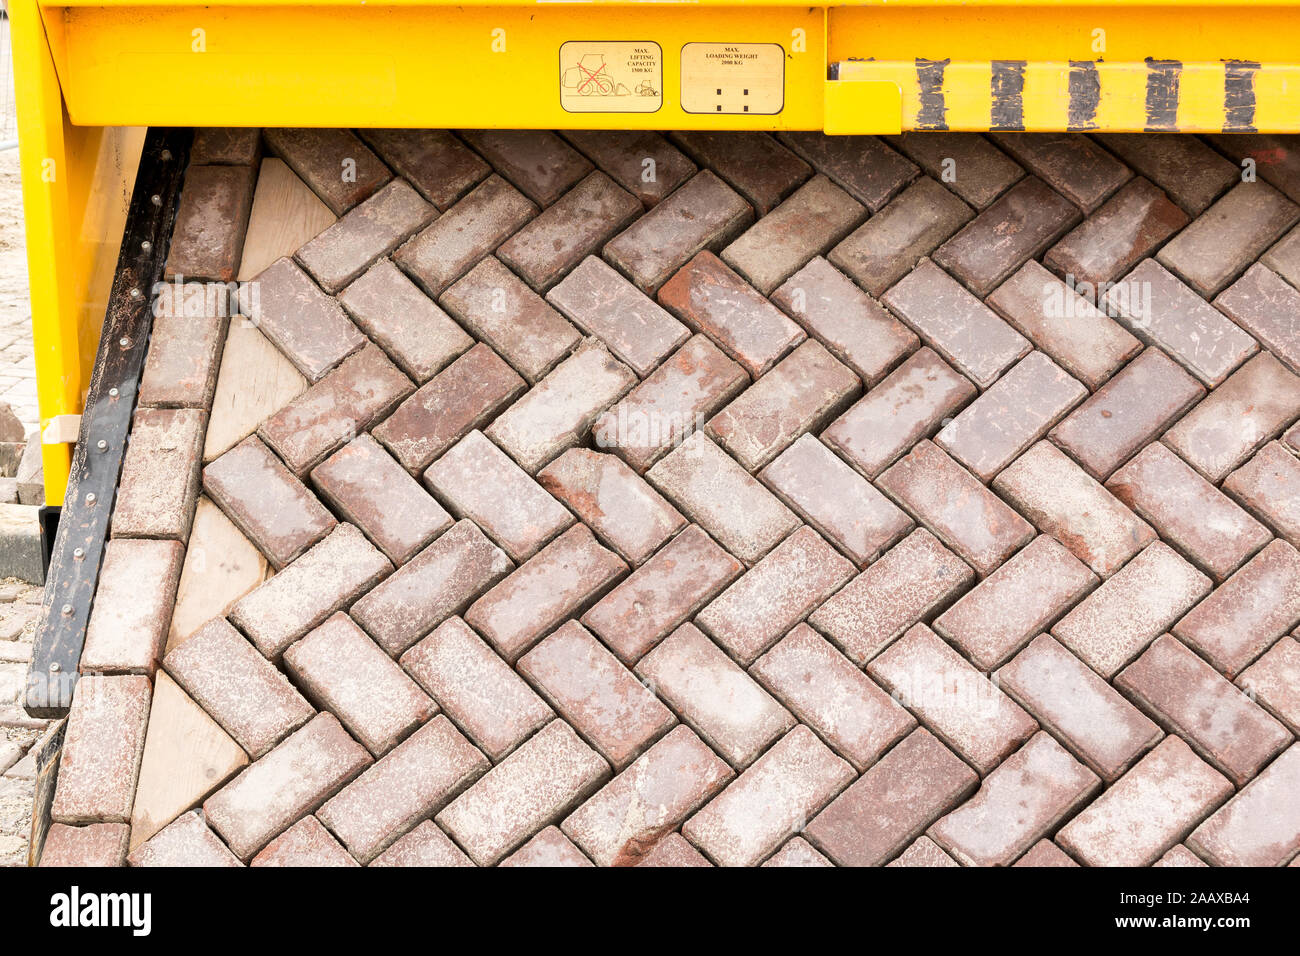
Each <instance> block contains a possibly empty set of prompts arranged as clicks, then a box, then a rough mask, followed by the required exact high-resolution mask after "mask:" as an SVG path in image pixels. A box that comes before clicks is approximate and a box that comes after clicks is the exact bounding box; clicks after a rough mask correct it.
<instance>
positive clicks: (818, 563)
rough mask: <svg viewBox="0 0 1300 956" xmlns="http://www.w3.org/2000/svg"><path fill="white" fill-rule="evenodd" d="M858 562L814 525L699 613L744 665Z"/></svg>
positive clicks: (701, 621)
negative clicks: (845, 555) (820, 533)
mask: <svg viewBox="0 0 1300 956" xmlns="http://www.w3.org/2000/svg"><path fill="white" fill-rule="evenodd" d="M853 572H854V568H853V564H852V563H851V562H850V561H848V560H846V559H845V558H844V557H843V556H842V555H840V554H839V553H837V552H836V551H835V549H834V548H832V547H831V546H830V545H828V544H827V543H826V542H825V541H824V540H822V538H821V536H820V535H818V534H817V532H816V531H813V530H812V529H811V528H800V529H799V530H798V531H796V532H795V533H794V534H792V535H790V537H788V538H786V539H785V540H784V541H782V542H781V543H780V544H778V545H777V546H776V547H775V548H773V549H772V551H771V553H770V554H768V555H767V557H765V558H763V560H761V561H759V562H758V563H757V564H755V565H754V567H753V568H752V569H751V570H749V571H747V572H746V573H745V574H744V575H743V576H742V577H741V578H740V580H738V581H737V582H736V583H735V584H733V585H731V587H729V588H727V590H726V591H724V592H722V594H721V595H719V596H718V597H717V598H716V599H715V600H714V601H713V602H712V603H711V604H709V606H708V607H706V608H704V609H703V610H702V611H700V612H699V614H697V615H696V617H695V624H696V626H697V627H699V628H700V629H701V630H703V631H704V632H705V633H706V634H708V635H709V636H710V637H712V638H713V639H714V640H715V641H717V642H718V644H720V645H722V648H723V649H724V650H726V651H727V653H729V654H730V655H731V656H732V657H734V658H735V659H736V660H737V661H739V662H740V663H741V664H742V665H743V666H746V667H747V666H749V664H751V663H752V662H753V661H754V658H756V657H758V655H759V654H761V653H763V651H765V650H767V649H768V648H769V647H771V646H772V644H773V643H775V642H776V640H777V639H778V638H780V637H781V635H782V634H784V633H785V632H786V631H788V630H789V629H790V628H792V627H793V626H794V625H795V624H797V623H798V622H799V621H800V620H802V619H803V618H804V617H805V616H807V615H808V614H809V613H811V612H812V611H813V610H814V609H816V608H817V607H818V606H819V605H821V603H822V602H823V601H825V600H826V599H827V598H828V597H830V596H831V595H832V594H834V593H835V592H836V591H837V590H839V589H840V587H841V586H843V584H844V582H846V581H847V580H848V579H849V578H851V577H852V576H853Z"/></svg>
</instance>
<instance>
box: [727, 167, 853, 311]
mask: <svg viewBox="0 0 1300 956" xmlns="http://www.w3.org/2000/svg"><path fill="white" fill-rule="evenodd" d="M866 215H867V211H866V209H865V208H863V206H862V205H861V204H860V203H858V202H857V201H856V200H855V199H854V198H853V197H852V196H850V195H849V194H848V193H846V192H844V190H842V189H840V188H839V187H837V186H836V185H835V184H833V183H832V182H831V181H830V180H829V179H827V178H826V177H825V176H822V175H820V174H818V175H816V176H814V177H813V178H812V179H810V180H808V182H806V183H804V184H803V185H802V186H800V187H799V189H798V190H796V191H795V192H794V194H793V195H791V196H790V197H789V198H788V199H786V200H785V201H784V202H783V203H781V205H780V206H778V207H777V208H776V209H774V210H772V212H771V213H769V214H768V215H766V216H764V217H763V218H762V219H760V220H758V222H756V223H755V224H754V225H752V226H750V228H749V229H748V230H747V231H746V232H745V233H744V235H742V236H740V238H738V239H737V240H736V241H735V242H733V243H731V245H729V246H727V248H726V249H724V250H723V251H722V259H723V261H725V262H726V263H727V265H729V266H731V267H732V268H733V269H735V270H736V271H737V272H738V273H740V274H741V275H742V276H744V277H745V279H746V280H747V281H748V282H749V283H750V285H752V286H753V287H754V288H756V289H757V290H758V291H759V292H761V293H763V294H764V295H771V293H772V292H773V290H775V289H776V287H777V286H779V285H780V284H781V283H782V282H784V281H785V280H786V279H788V278H790V276H792V275H793V274H794V273H795V272H797V271H798V270H799V269H801V268H803V267H804V266H805V265H806V264H807V263H808V260H809V259H811V258H812V257H813V256H820V255H825V254H826V253H827V252H829V251H830V248H831V247H832V246H834V245H835V244H836V243H837V242H839V241H840V240H841V239H843V238H844V237H845V236H847V235H848V234H849V233H850V232H851V231H852V230H853V228H854V227H855V226H857V225H858V224H859V223H860V222H862V220H863V219H864V218H866Z"/></svg>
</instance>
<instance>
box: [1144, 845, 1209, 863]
mask: <svg viewBox="0 0 1300 956" xmlns="http://www.w3.org/2000/svg"><path fill="white" fill-rule="evenodd" d="M1151 865H1152V866H1161V867H1164V866H1209V864H1208V863H1206V862H1205V861H1204V860H1202V859H1201V858H1200V857H1199V856H1197V855H1196V854H1195V853H1193V852H1192V851H1191V850H1189V849H1187V847H1186V846H1184V845H1183V844H1181V843H1180V844H1178V845H1177V846H1175V847H1172V848H1171V849H1170V850H1169V851H1168V852H1167V853H1166V854H1165V855H1164V856H1162V857H1161V858H1160V859H1158V860H1156V861H1155V862H1154V863H1152V864H1151Z"/></svg>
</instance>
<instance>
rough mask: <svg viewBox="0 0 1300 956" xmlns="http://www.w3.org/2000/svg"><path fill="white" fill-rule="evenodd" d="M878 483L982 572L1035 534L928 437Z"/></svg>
mask: <svg viewBox="0 0 1300 956" xmlns="http://www.w3.org/2000/svg"><path fill="white" fill-rule="evenodd" d="M877 484H878V485H879V486H880V488H881V489H882V490H883V491H885V492H886V493H887V494H889V495H890V496H891V497H893V498H894V499H895V500H896V501H898V502H899V503H900V504H902V505H903V507H905V508H907V510H908V511H910V512H912V514H914V515H916V517H917V519H918V520H919V521H920V522H921V523H922V524H924V525H925V526H926V527H927V528H929V529H930V530H931V531H933V532H934V533H935V534H936V535H937V536H938V537H939V539H940V540H941V541H943V543H944V544H946V545H947V546H948V547H950V548H952V549H953V550H954V551H956V552H957V553H958V554H959V555H961V556H962V557H963V558H964V559H966V561H967V562H969V563H970V564H971V565H972V566H973V567H974V568H975V570H976V571H978V572H979V573H980V575H981V576H983V575H986V574H990V573H992V572H993V571H994V570H996V569H997V567H998V566H999V565H1001V564H1002V562H1004V561H1006V560H1007V558H1009V557H1011V555H1012V554H1013V553H1014V552H1015V551H1017V550H1019V549H1020V548H1021V547H1022V546H1023V545H1025V544H1026V543H1027V542H1028V541H1029V540H1030V539H1031V538H1032V537H1033V536H1034V529H1033V526H1032V525H1031V524H1030V523H1029V522H1028V521H1026V520H1025V519H1024V518H1022V517H1020V515H1018V514H1016V513H1015V512H1014V511H1013V510H1011V509H1010V508H1008V507H1007V506H1006V505H1005V504H1003V503H1002V501H1001V500H999V499H998V497H997V496H996V495H994V494H993V493H992V492H990V491H989V490H988V489H987V488H985V487H984V486H983V485H981V484H980V483H979V482H978V481H976V480H975V479H974V478H973V477H972V476H971V475H970V473H969V472H967V471H966V470H964V469H963V468H962V467H961V466H960V465H958V464H957V463H956V462H954V461H953V460H952V459H951V458H949V457H948V456H947V455H946V454H944V453H943V452H942V451H940V450H939V449H938V448H937V447H936V446H935V445H934V444H933V443H932V442H929V441H922V442H920V443H919V444H917V446H916V447H915V448H913V449H912V451H911V452H910V453H909V454H907V455H905V456H904V457H903V458H901V459H899V461H898V462H896V463H895V464H893V465H891V466H890V467H889V469H888V470H887V471H885V472H884V473H883V474H882V475H881V476H880V477H879V479H877Z"/></svg>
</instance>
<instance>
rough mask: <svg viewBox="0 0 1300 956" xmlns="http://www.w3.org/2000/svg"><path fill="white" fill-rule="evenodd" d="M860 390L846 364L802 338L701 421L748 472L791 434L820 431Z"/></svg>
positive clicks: (766, 459) (790, 438)
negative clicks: (718, 408)
mask: <svg viewBox="0 0 1300 956" xmlns="http://www.w3.org/2000/svg"><path fill="white" fill-rule="evenodd" d="M860 391H861V383H860V382H859V381H858V377H857V376H856V375H854V374H853V372H852V370H851V369H849V368H848V367H847V366H845V365H842V364H840V363H839V362H838V361H836V359H835V357H834V356H833V355H831V353H830V352H828V351H827V350H826V347H825V346H823V345H822V344H821V343H820V342H817V341H806V342H804V343H803V344H802V345H800V346H799V347H798V348H796V349H795V350H794V351H793V352H791V353H790V355H789V356H788V357H787V358H785V359H782V360H781V361H780V362H779V363H777V365H776V367H775V368H773V369H772V370H771V372H769V373H768V374H767V375H764V376H763V377H762V378H760V379H759V380H758V381H756V382H755V383H754V384H753V385H751V386H750V387H749V388H748V389H746V390H745V391H744V392H743V393H741V395H740V396H739V397H738V398H736V399H735V400H734V401H733V402H731V404H730V405H728V406H727V407H726V408H724V409H723V410H722V411H721V412H719V413H718V414H717V415H715V416H714V417H713V418H711V419H710V420H709V422H708V424H707V426H706V428H707V430H708V432H709V434H710V436H712V437H713V438H714V439H715V440H716V441H717V442H718V443H719V444H720V445H722V447H724V448H725V449H727V451H729V452H730V453H731V454H732V455H733V456H734V457H735V458H736V459H737V460H738V461H739V462H740V463H741V464H742V465H744V466H745V467H746V468H747V469H749V470H750V471H754V470H756V469H758V468H761V467H763V466H764V465H766V464H767V463H768V462H770V461H771V460H772V459H773V458H775V457H776V456H777V455H778V454H780V453H781V452H782V451H783V450H784V449H785V448H786V447H787V446H788V445H789V444H790V443H791V442H792V441H793V440H794V439H795V438H797V437H798V436H799V435H801V434H803V433H805V432H807V431H810V430H812V431H820V430H821V428H822V427H823V426H824V425H825V424H826V423H827V422H828V421H830V420H831V419H832V418H834V417H835V416H836V415H838V414H839V413H840V412H842V411H843V410H844V409H845V408H846V407H847V406H848V404H849V403H850V402H852V401H853V399H854V398H856V397H857V396H858V394H859V392H860Z"/></svg>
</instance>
